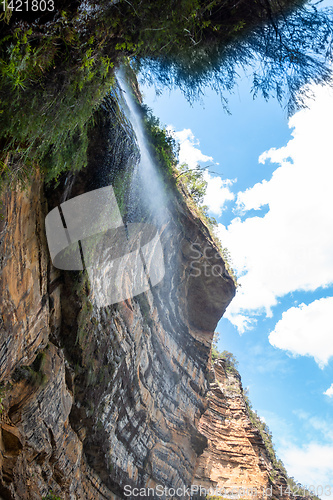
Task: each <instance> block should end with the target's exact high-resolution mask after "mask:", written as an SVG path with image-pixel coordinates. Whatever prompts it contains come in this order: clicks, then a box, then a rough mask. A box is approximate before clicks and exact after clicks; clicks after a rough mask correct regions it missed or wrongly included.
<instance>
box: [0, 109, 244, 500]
mask: <svg viewBox="0 0 333 500" xmlns="http://www.w3.org/2000/svg"><path fill="white" fill-rule="evenodd" d="M113 104H114V103H113ZM112 109H113V108H112V105H110V102H109V107H108V106H106V107H105V109H104V112H103V113H102V114H101V116H102V118H101V122H99V124H98V125H97V126H96V129H95V130H94V131H92V132H91V146H90V153H89V156H90V165H89V167H88V169H87V170H85V172H84V173H82V174H80V175H77V176H76V177H75V179H73V178H69V177H68V178H66V180H65V183H66V187H65V186H64V183H63V184H60V188H58V190H50V189H48V190H45V188H44V186H43V183H42V182H41V179H40V178H39V176H38V175H37V176H36V177H35V178H34V180H33V182H32V183H31V185H30V186H29V187H28V188H26V190H24V191H20V190H18V189H17V190H12V191H7V192H5V193H3V202H4V205H3V219H2V222H1V332H0V349H1V357H0V373H1V380H2V389H1V390H2V395H3V402H2V404H3V411H2V424H1V443H0V450H1V454H0V466H1V476H0V480H1V481H0V497H1V498H4V499H20V500H23V499H41V498H44V497H46V496H47V495H52V494H53V495H55V496H59V497H60V498H63V499H80V500H81V499H94V500H96V499H102V498H103V499H105V498H110V499H113V498H124V486H125V485H131V486H151V487H154V486H156V485H157V484H162V485H165V486H169V487H181V486H185V485H186V486H188V485H189V484H191V481H192V477H193V472H194V467H195V464H196V460H197V457H198V456H200V454H201V453H202V451H203V450H204V448H205V447H206V444H207V440H206V438H205V437H204V436H203V435H202V434H201V433H200V432H199V430H198V428H197V424H198V422H199V420H200V417H201V415H202V413H203V412H204V410H205V407H206V400H205V396H206V392H207V389H208V380H207V366H208V362H209V354H210V346H211V340H212V336H213V332H214V329H215V326H216V324H217V321H218V320H219V318H220V317H221V315H222V314H223V312H224V310H225V308H226V307H227V305H228V303H229V302H230V300H231V299H232V297H233V295H234V293H235V285H234V282H233V280H232V279H231V278H230V276H229V275H228V273H227V271H226V270H225V266H224V263H223V260H222V259H221V257H218V261H217V260H216V258H215V259H214V264H215V265H216V262H218V263H219V265H220V266H221V269H223V270H224V271H223V272H222V273H221V275H219V276H215V275H214V274H213V273H208V272H207V271H206V272H205V273H204V272H202V273H201V276H200V277H199V278H198V277H197V276H196V277H194V276H193V275H191V272H190V271H191V262H192V260H193V258H194V256H193V247H192V245H193V244H194V243H195V244H196V248H204V247H205V248H206V251H205V256H204V255H202V257H201V258H200V259H199V260H198V262H197V267H198V266H199V267H198V269H200V267H201V266H205V269H207V266H208V268H209V265H210V262H209V255H210V253H211V254H212V255H214V256H215V255H216V254H217V249H216V247H215V245H214V243H213V241H212V240H211V238H210V236H209V232H208V230H207V228H206V227H205V226H204V225H203V224H202V223H201V221H200V220H198V219H197V218H196V217H195V216H194V215H193V214H192V213H191V212H190V211H189V209H188V208H187V207H186V205H185V203H184V202H183V201H182V200H181V198H180V197H179V196H177V195H175V194H174V195H172V196H171V195H170V199H169V205H168V206H167V207H166V211H167V217H168V219H167V224H166V225H165V226H164V227H163V231H162V232H161V236H160V238H161V242H162V245H163V248H164V259H165V269H166V274H165V277H164V279H163V281H162V282H161V283H160V284H159V285H158V286H156V287H154V288H152V289H151V290H149V291H148V292H145V293H143V294H141V295H139V296H137V297H134V298H133V299H128V300H126V301H124V302H121V303H118V304H115V305H112V306H108V307H106V308H102V309H98V308H96V307H95V306H94V304H93V302H92V301H91V298H90V290H89V283H88V280H87V278H86V276H85V274H84V273H80V272H74V271H64V272H61V271H58V270H56V269H55V268H54V267H53V266H52V264H51V262H50V258H49V255H48V250H47V244H46V238H45V228H44V219H45V216H46V214H47V213H48V211H50V210H51V209H52V208H53V207H54V206H56V205H57V204H59V203H60V202H61V201H63V199H64V196H70V197H73V196H75V195H77V194H80V193H82V192H83V191H89V190H91V189H93V188H95V187H96V186H98V185H100V184H99V183H100V178H101V176H100V177H98V176H97V177H96V171H98V165H99V166H100V165H101V160H103V162H102V163H103V165H104V167H105V165H106V164H107V166H108V169H109V170H110V171H111V173H112V172H113V173H114V172H115V171H116V170H117V174H119V175H120V176H121V175H122V172H123V170H124V169H125V168H127V167H126V166H128V164H129V163H130V162H132V161H134V159H135V156H136V154H137V153H136V151H135V147H136V146H135V145H134V142H133V139H132V137H131V132H130V131H129V129H128V127H127V126H125V125H124V121H123V122H122V123H121V120H120V121H119V119H118V120H116V119H115V116H116V115H115V114H112ZM117 112H118V113H119V109H118V111H117ZM104 139H105V140H104ZM115 159H116V160H117V161H115ZM115 164H116V165H115ZM104 167H103V168H104ZM111 177H112V175H111ZM96 179H97V180H96ZM111 180H112V179H111ZM108 181H110V177H108ZM69 185H70V186H72V187H71V188H70V189H71V192H70V189H69V188H68V186H69ZM203 268H204V267H202V269H203ZM51 492H53V493H52V494H51ZM160 498H165V496H162V497H160Z"/></svg>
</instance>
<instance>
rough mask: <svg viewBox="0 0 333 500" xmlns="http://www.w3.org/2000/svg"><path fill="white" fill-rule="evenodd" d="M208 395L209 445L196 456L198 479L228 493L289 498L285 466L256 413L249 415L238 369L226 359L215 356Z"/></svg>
mask: <svg viewBox="0 0 333 500" xmlns="http://www.w3.org/2000/svg"><path fill="white" fill-rule="evenodd" d="M207 400H208V408H207V410H206V412H205V413H204V414H203V415H202V417H201V419H200V422H199V425H198V429H199V431H200V432H201V433H202V434H203V435H204V436H206V437H207V440H208V446H207V448H206V449H205V450H204V452H203V454H202V455H201V456H200V458H199V459H198V463H197V469H196V472H195V481H194V482H195V483H196V484H198V485H201V486H202V487H203V488H205V489H206V490H207V491H208V490H211V491H212V492H213V491H217V490H220V492H221V495H222V494H223V493H224V494H225V495H226V496H227V495H228V494H229V495H232V494H233V493H234V494H236V495H239V497H241V498H263V497H265V496H267V497H274V498H288V497H289V495H288V494H286V493H288V484H287V477H286V475H285V471H284V470H281V469H280V468H279V464H278V463H274V462H276V460H275V457H274V456H272V452H271V453H270V452H269V450H268V448H267V445H266V444H265V442H264V440H263V436H262V435H261V433H260V432H259V429H258V427H257V426H256V425H255V423H256V419H257V418H258V417H256V419H254V418H251V417H252V415H253V412H252V410H251V408H249V407H248V405H247V403H246V396H245V395H244V391H243V387H242V383H241V378H240V375H239V373H238V372H237V370H236V369H235V368H234V367H233V366H230V365H228V363H226V361H225V360H224V359H218V360H216V361H215V362H214V365H213V367H212V370H211V372H210V388H209V392H208V395H207ZM253 416H255V415H253ZM267 441H268V440H266V442H267Z"/></svg>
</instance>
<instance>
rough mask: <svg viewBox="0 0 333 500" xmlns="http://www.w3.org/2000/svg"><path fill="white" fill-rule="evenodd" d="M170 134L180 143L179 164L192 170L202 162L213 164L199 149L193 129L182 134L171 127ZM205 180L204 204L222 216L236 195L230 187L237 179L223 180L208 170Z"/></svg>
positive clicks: (213, 212)
mask: <svg viewBox="0 0 333 500" xmlns="http://www.w3.org/2000/svg"><path fill="white" fill-rule="evenodd" d="M168 130H169V132H171V133H172V135H173V137H174V138H175V139H176V140H177V141H178V142H179V146H180V149H179V164H180V165H181V164H182V163H186V164H187V165H188V166H189V167H190V168H191V169H195V168H196V167H197V166H198V164H199V163H200V162H202V163H207V162H208V161H209V162H213V163H214V164H216V163H215V162H214V160H213V158H212V157H211V156H207V155H205V154H203V153H202V151H201V150H200V149H199V146H200V142H199V140H198V139H196V138H195V136H194V134H193V132H192V130H191V129H189V128H187V129H184V130H181V131H180V132H175V131H174V130H173V129H172V127H171V126H169V127H168ZM204 179H205V180H206V181H207V190H206V195H205V197H204V200H203V204H204V205H207V206H208V210H209V211H210V212H211V213H212V214H213V215H216V216H218V217H219V216H220V215H221V214H222V210H223V208H224V205H225V203H226V202H227V201H229V200H233V199H234V198H235V195H234V194H233V193H232V192H231V191H230V189H229V188H230V186H232V184H233V183H234V182H236V179H234V180H231V179H225V180H224V179H221V177H219V176H218V175H211V174H210V173H209V172H208V171H207V170H206V171H204Z"/></svg>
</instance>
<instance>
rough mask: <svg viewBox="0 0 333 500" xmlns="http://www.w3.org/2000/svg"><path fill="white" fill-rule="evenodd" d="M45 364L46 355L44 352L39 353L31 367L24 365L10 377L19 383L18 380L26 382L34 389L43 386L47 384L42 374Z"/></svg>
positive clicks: (44, 375) (45, 377)
mask: <svg viewBox="0 0 333 500" xmlns="http://www.w3.org/2000/svg"><path fill="white" fill-rule="evenodd" d="M46 349H47V348H46ZM45 362H46V353H45V351H41V352H39V353H38V354H37V356H36V358H35V360H34V361H33V363H32V364H31V365H29V366H25V365H24V366H20V367H19V368H16V370H15V371H14V373H13V376H12V379H13V381H14V382H19V381H20V380H26V381H27V382H28V383H29V384H31V385H33V386H34V387H40V386H44V385H45V384H46V382H47V376H46V374H45V372H44V367H45Z"/></svg>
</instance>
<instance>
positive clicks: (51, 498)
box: [42, 490, 62, 500]
mask: <svg viewBox="0 0 333 500" xmlns="http://www.w3.org/2000/svg"><path fill="white" fill-rule="evenodd" d="M42 500H62V498H61V497H59V496H58V495H56V494H55V493H53V491H52V490H50V491H49V492H48V494H47V495H46V496H45V497H43V498H42Z"/></svg>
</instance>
